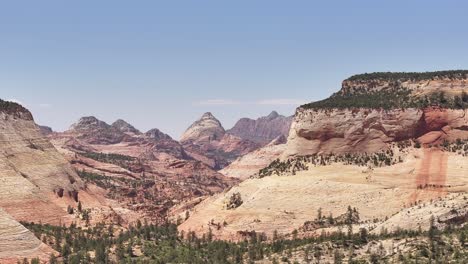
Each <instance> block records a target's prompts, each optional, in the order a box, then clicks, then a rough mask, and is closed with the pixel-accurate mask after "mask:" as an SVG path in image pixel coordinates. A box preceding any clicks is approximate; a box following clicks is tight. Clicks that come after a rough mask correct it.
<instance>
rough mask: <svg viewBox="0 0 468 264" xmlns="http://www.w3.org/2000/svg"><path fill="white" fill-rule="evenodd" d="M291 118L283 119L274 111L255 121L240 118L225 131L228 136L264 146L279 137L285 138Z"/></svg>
mask: <svg viewBox="0 0 468 264" xmlns="http://www.w3.org/2000/svg"><path fill="white" fill-rule="evenodd" d="M291 123H292V117H285V116H282V115H280V114H278V112H276V111H272V112H271V113H270V114H269V115H267V116H264V117H260V118H257V119H250V118H241V119H240V120H239V121H237V123H236V124H235V125H234V127H232V128H231V129H229V130H228V131H227V133H228V134H231V135H235V136H237V137H240V138H243V139H247V140H250V141H253V142H256V143H260V144H261V145H266V144H268V143H270V142H271V141H272V140H274V139H276V138H278V137H279V136H281V135H283V136H287V135H288V133H289V128H290V126H291Z"/></svg>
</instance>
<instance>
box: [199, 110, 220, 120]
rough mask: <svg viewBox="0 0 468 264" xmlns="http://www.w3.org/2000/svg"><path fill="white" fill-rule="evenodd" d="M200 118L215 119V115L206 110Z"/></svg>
mask: <svg viewBox="0 0 468 264" xmlns="http://www.w3.org/2000/svg"><path fill="white" fill-rule="evenodd" d="M200 119H216V117H215V116H214V115H213V114H212V113H211V112H206V113H204V114H203V115H202V116H201V118H200Z"/></svg>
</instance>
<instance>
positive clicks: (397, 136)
mask: <svg viewBox="0 0 468 264" xmlns="http://www.w3.org/2000/svg"><path fill="white" fill-rule="evenodd" d="M460 78H461V77H460ZM395 89H397V90H395ZM398 89H400V91H401V89H406V90H404V91H406V93H408V94H409V95H408V100H413V101H412V102H411V103H409V104H414V102H426V104H427V101H426V100H429V101H430V100H431V99H430V98H431V97H432V98H436V99H437V102H438V103H440V102H441V101H442V102H443V100H446V101H448V103H447V104H449V103H450V102H455V101H456V100H459V101H460V102H461V104H460V108H461V107H462V105H463V104H466V102H465V101H463V102H462V101H461V100H466V98H465V99H461V98H464V97H466V93H467V92H468V80H467V79H463V78H462V79H453V80H452V79H448V78H442V77H440V78H434V79H432V80H418V81H416V80H403V81H399V80H384V79H376V80H353V79H351V80H346V81H344V82H343V86H342V89H341V90H340V91H339V92H338V93H336V94H335V95H333V96H332V97H331V98H336V96H338V97H339V96H344V97H345V98H346V100H348V102H347V104H349V102H350V101H351V102H352V100H353V95H355V94H359V95H360V96H361V97H360V98H359V99H355V100H363V99H362V98H363V97H362V95H363V94H366V93H375V92H379V91H387V92H390V91H395V92H396V91H398ZM442 93H443V95H441V94H442ZM464 94H465V95H464ZM427 98H429V99H427ZM440 98H444V99H443V100H441V99H440ZM418 100H419V101H418ZM324 101H325V100H324ZM335 102H336V103H339V102H340V101H339V100H335ZM329 103H330V104H333V100H330V101H329ZM351 104H352V103H351ZM322 105H324V106H326V107H314V106H313V103H312V104H308V105H305V106H303V107H300V108H298V109H297V111H296V115H295V117H294V121H293V124H292V125H291V130H290V132H289V137H288V146H287V150H286V152H285V154H284V157H288V156H294V155H308V154H316V153H336V154H343V153H359V152H361V153H362V152H368V153H370V152H376V151H380V150H383V149H386V148H387V147H388V144H389V143H391V142H397V141H402V140H408V139H419V141H420V142H421V143H423V144H428V145H429V144H439V143H441V142H442V141H443V140H456V139H457V138H461V139H464V138H467V137H468V129H467V127H468V119H467V114H468V110H467V109H455V108H450V109H449V108H443V107H441V106H436V105H433V106H425V107H423V108H415V107H413V108H396V107H395V108H391V109H382V108H376V107H372V108H370V107H369V108H363V107H359V108H345V107H342V106H341V105H336V106H333V105H326V104H322ZM450 105H453V106H457V104H455V103H453V104H451V103H450Z"/></svg>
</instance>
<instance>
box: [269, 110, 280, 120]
mask: <svg viewBox="0 0 468 264" xmlns="http://www.w3.org/2000/svg"><path fill="white" fill-rule="evenodd" d="M278 116H279V114H278V112H276V111H272V112H271V113H270V114H269V115H268V116H267V118H268V119H270V120H271V119H275V118H277V117H278Z"/></svg>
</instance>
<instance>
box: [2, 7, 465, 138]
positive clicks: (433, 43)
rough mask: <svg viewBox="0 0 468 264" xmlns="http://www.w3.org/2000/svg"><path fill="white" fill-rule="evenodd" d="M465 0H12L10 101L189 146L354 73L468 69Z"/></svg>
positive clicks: (64, 118) (5, 26) (54, 122)
mask: <svg viewBox="0 0 468 264" xmlns="http://www.w3.org/2000/svg"><path fill="white" fill-rule="evenodd" d="M467 10H468V4H467V1H450V0H444V1H430V0H429V1H428V0H426V1H423V0H419V1H418V0H404V1H403V0H393V1H375V0H374V1H359V0H357V1H349V0H348V1H275V0H268V1H262V0H256V1H253V0H245V1H244V0H238V1H219V0H218V1H214V0H213V1H203V0H200V1H178V0H172V1H116V0H114V1H85V0H81V1H73V2H72V1H47V0H44V1H22V0H18V1H2V2H1V3H0V60H1V62H0V98H3V99H15V100H18V101H20V102H22V103H23V104H24V105H25V106H27V107H28V108H29V109H30V110H32V112H33V114H34V116H35V118H36V121H37V122H38V123H40V124H45V125H50V126H52V127H53V128H54V129H57V130H64V129H66V128H67V127H68V126H69V125H70V124H71V123H73V122H74V121H76V120H77V119H78V118H79V117H81V116H85V115H95V116H97V117H98V118H100V119H102V120H104V121H107V122H109V123H111V122H113V121H114V120H115V119H117V118H123V119H125V120H127V121H129V122H130V123H132V124H134V125H135V126H136V127H137V128H139V129H141V130H147V129H150V128H153V127H157V128H160V129H161V130H163V131H165V132H167V133H169V134H171V135H172V136H174V137H175V138H178V137H179V136H180V134H181V133H182V132H183V131H184V129H185V128H186V127H187V126H189V125H190V123H191V122H193V121H194V120H195V119H197V118H198V117H199V116H200V115H201V114H202V113H204V112H206V111H211V112H212V113H213V114H214V115H215V116H217V117H218V118H219V119H220V120H221V122H223V124H224V126H225V127H226V128H229V127H231V126H232V125H233V124H234V122H235V121H236V120H237V119H239V118H241V117H253V118H256V117H259V116H262V115H267V114H268V113H269V112H271V111H272V110H277V111H278V112H280V113H282V114H285V115H290V114H293V113H294V109H295V108H296V107H297V105H298V104H301V103H303V102H309V101H314V100H318V99H322V98H325V97H327V96H329V95H330V94H331V93H332V92H335V91H336V90H338V89H339V88H340V84H341V81H342V80H343V79H345V78H347V77H349V76H350V75H353V74H356V73H363V72H374V71H432V70H446V69H468V48H467V47H468V29H467V25H468V16H467V15H466V11H467Z"/></svg>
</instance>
